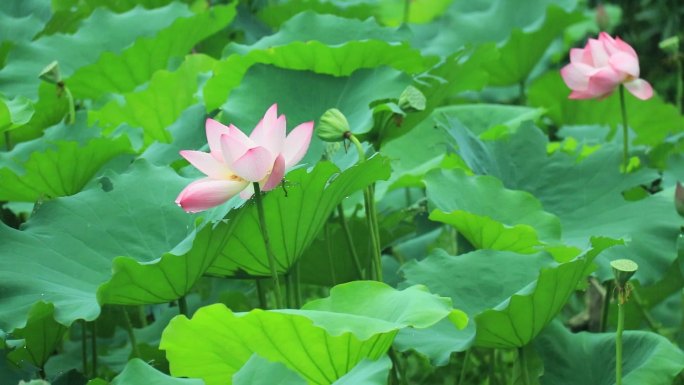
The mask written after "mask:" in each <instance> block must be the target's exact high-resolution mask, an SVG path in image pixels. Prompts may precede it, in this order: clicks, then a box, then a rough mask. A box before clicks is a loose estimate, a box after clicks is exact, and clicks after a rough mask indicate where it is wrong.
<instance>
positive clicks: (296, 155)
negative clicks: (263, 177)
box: [283, 122, 314, 169]
mask: <svg viewBox="0 0 684 385" xmlns="http://www.w3.org/2000/svg"><path fill="white" fill-rule="evenodd" d="M313 127H314V123H313V122H306V123H302V124H300V125H299V126H297V127H295V128H294V129H293V130H292V131H290V133H289V134H288V135H287V138H286V139H285V146H284V148H283V156H284V157H285V168H286V169H289V168H290V167H292V166H294V165H296V164H297V163H299V161H300V160H302V158H303V157H304V155H305V154H306V150H307V149H308V148H309V144H310V143H311V135H312V133H313Z"/></svg>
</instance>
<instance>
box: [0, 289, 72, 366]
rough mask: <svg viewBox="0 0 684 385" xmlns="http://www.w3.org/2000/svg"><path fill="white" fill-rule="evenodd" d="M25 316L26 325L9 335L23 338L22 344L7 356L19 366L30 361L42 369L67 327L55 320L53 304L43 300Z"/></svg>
mask: <svg viewBox="0 0 684 385" xmlns="http://www.w3.org/2000/svg"><path fill="white" fill-rule="evenodd" d="M27 317H28V319H27V321H26V325H24V326H23V327H22V328H19V329H15V330H14V331H13V332H12V335H11V337H12V338H14V339H23V344H22V346H21V347H18V348H15V350H13V351H11V352H9V353H8V354H7V358H8V359H9V360H11V361H12V362H14V363H15V364H16V365H17V366H19V367H21V366H23V365H24V364H25V363H30V364H32V365H33V366H34V367H36V368H41V369H44V367H45V363H46V362H47V360H48V359H49V358H50V357H51V356H52V353H53V352H54V350H55V348H56V347H57V346H59V344H60V343H61V340H62V336H63V335H64V333H65V332H66V331H67V328H66V327H65V326H63V325H60V324H58V323H57V322H56V321H55V318H54V306H53V305H52V304H47V303H45V302H37V303H36V304H35V305H33V307H31V310H29V313H28V316H27Z"/></svg>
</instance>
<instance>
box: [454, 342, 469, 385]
mask: <svg viewBox="0 0 684 385" xmlns="http://www.w3.org/2000/svg"><path fill="white" fill-rule="evenodd" d="M468 361H470V349H468V350H466V351H465V356H464V357H463V365H462V366H461V374H460V375H459V376H458V383H457V384H458V385H463V384H465V376H466V372H467V369H468Z"/></svg>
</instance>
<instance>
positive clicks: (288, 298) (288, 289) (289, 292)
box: [285, 274, 295, 309]
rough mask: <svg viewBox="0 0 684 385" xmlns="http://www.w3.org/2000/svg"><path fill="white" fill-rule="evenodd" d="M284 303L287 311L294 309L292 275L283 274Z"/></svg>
mask: <svg viewBox="0 0 684 385" xmlns="http://www.w3.org/2000/svg"><path fill="white" fill-rule="evenodd" d="M285 303H286V304H287V307H288V308H289V309H294V306H295V305H294V282H293V281H292V274H285Z"/></svg>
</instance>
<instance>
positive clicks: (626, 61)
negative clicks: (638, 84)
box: [608, 52, 639, 78]
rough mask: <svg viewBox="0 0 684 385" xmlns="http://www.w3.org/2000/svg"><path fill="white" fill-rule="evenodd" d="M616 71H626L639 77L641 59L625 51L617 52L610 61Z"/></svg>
mask: <svg viewBox="0 0 684 385" xmlns="http://www.w3.org/2000/svg"><path fill="white" fill-rule="evenodd" d="M608 62H609V63H610V66H611V67H613V68H614V69H615V70H616V71H619V72H622V73H625V74H627V75H629V76H633V77H635V78H638V77H639V60H637V58H635V57H634V56H632V55H629V54H626V53H624V52H616V53H615V54H614V55H611V56H610V59H609V61H608Z"/></svg>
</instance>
